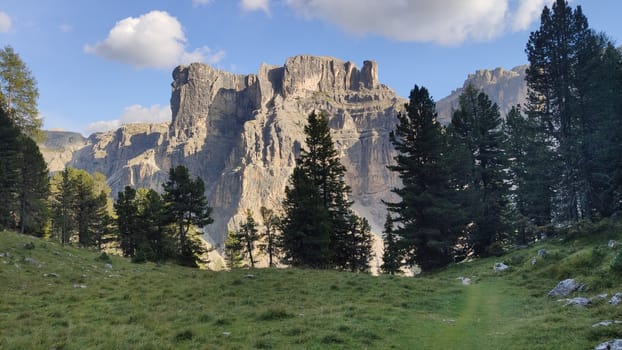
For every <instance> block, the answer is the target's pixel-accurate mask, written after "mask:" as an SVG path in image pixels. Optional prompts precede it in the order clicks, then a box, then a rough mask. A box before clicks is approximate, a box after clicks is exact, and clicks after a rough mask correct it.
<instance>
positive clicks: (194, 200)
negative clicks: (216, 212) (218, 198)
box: [162, 165, 213, 267]
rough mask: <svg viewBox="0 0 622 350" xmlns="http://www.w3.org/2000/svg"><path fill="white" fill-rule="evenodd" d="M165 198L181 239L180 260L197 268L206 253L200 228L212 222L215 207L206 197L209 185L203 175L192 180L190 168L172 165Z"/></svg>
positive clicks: (168, 211) (165, 186)
mask: <svg viewBox="0 0 622 350" xmlns="http://www.w3.org/2000/svg"><path fill="white" fill-rule="evenodd" d="M163 187H164V194H163V195H162V198H163V199H164V203H165V205H166V210H167V213H168V215H169V218H170V220H171V222H172V223H173V224H174V225H175V234H176V236H177V239H178V242H179V253H178V260H179V262H180V263H181V264H182V265H186V266H192V267H196V266H198V262H199V261H200V255H201V254H202V253H204V250H203V248H202V244H201V242H200V240H199V238H198V237H197V235H198V234H199V233H198V232H197V231H196V228H197V227H199V228H200V227H203V226H206V225H208V224H210V223H212V221H213V219H212V218H211V216H210V214H211V212H212V208H211V207H209V205H208V203H207V198H206V197H205V184H204V183H203V180H202V179H201V178H200V177H197V178H196V179H194V180H192V179H191V178H190V174H189V173H188V168H186V167H184V166H182V165H179V166H177V167H176V168H171V169H170V171H169V178H168V181H167V182H166V183H165V184H164V185H163Z"/></svg>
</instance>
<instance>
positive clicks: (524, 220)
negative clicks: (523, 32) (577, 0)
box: [382, 0, 622, 273]
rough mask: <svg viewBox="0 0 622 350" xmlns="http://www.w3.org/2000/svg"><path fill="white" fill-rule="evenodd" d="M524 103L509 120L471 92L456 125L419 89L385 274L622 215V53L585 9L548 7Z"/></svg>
mask: <svg viewBox="0 0 622 350" xmlns="http://www.w3.org/2000/svg"><path fill="white" fill-rule="evenodd" d="M525 51H526V53H527V57H528V59H529V64H530V65H529V68H528V69H527V76H526V82H527V87H528V99H527V104H526V105H525V106H515V107H514V108H512V109H511V111H510V112H509V113H508V115H507V116H506V118H505V120H503V119H502V118H501V116H500V113H499V108H498V106H497V105H496V104H493V103H491V101H490V99H489V98H488V96H487V95H486V94H484V93H483V92H479V91H477V90H475V89H474V88H473V87H471V86H469V87H467V88H466V89H465V90H464V91H463V93H462V94H461V96H460V98H459V104H458V107H457V109H456V110H454V111H453V115H452V119H451V122H450V124H449V125H447V126H443V125H440V124H439V123H438V122H437V120H436V114H435V104H434V101H433V100H432V98H431V97H430V96H429V93H428V91H427V89H425V88H424V87H419V86H415V88H414V89H413V90H412V91H411V93H410V99H409V102H408V103H407V104H406V106H405V112H404V113H402V114H400V115H399V117H398V125H397V128H396V130H395V131H394V132H393V133H392V134H391V141H392V143H393V145H394V146H395V149H396V150H397V152H398V155H397V156H396V158H395V165H392V166H391V167H390V169H391V170H393V171H396V172H397V173H398V174H399V176H400V178H401V179H402V182H403V187H402V188H399V189H395V190H394V192H395V193H396V194H397V195H398V196H399V198H400V200H399V201H397V202H395V203H387V208H388V211H389V215H388V216H387V218H386V223H385V228H384V245H385V254H384V257H383V266H382V269H383V270H384V271H385V272H387V273H396V272H399V271H400V269H401V268H402V267H403V266H412V265H418V266H419V267H421V268H422V269H423V270H424V271H425V270H430V269H435V268H438V267H442V266H444V265H447V264H449V263H450V262H453V261H457V260H461V259H463V258H465V257H466V256H487V255H494V254H497V253H500V252H501V251H502V250H503V247H504V246H506V245H508V244H512V243H519V244H526V243H528V242H530V241H533V240H534V239H536V238H538V235H539V234H541V233H543V232H546V233H551V232H554V231H561V230H563V229H564V228H567V227H570V226H572V225H574V224H576V223H577V222H580V221H586V222H593V221H597V220H602V219H603V218H607V217H610V216H612V215H613V214H614V213H615V212H617V211H619V210H620V205H621V195H622V163H621V162H622V141H621V140H622V53H621V52H620V50H619V49H617V48H615V47H614V45H613V43H612V42H611V41H610V40H609V39H607V37H606V35H604V34H600V33H596V32H595V31H593V30H592V29H590V28H589V26H588V21H587V18H586V17H585V16H584V14H583V12H582V10H581V7H580V6H577V8H576V9H572V8H571V7H570V6H568V3H567V2H566V1H564V0H557V1H556V2H555V3H554V4H553V5H552V7H551V8H549V7H544V9H543V11H542V15H541V24H540V28H539V29H538V30H536V31H534V32H532V33H531V35H530V37H529V41H528V43H527V45H526V50H525Z"/></svg>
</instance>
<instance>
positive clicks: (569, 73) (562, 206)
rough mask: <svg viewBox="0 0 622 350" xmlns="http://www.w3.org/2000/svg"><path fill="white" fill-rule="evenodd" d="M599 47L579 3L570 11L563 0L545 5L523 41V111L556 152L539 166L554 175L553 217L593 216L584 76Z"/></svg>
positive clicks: (588, 119)
mask: <svg viewBox="0 0 622 350" xmlns="http://www.w3.org/2000/svg"><path fill="white" fill-rule="evenodd" d="M598 46H599V45H598V44H597V40H595V37H594V33H593V31H592V30H591V29H590V28H589V26H588V22H587V18H586V17H585V16H584V15H583V12H582V9H581V6H577V8H576V9H575V10H573V9H572V8H571V7H570V6H568V3H567V1H565V0H557V1H555V3H554V4H553V6H552V7H551V8H550V9H549V8H548V7H545V8H544V10H543V11H542V15H541V23H540V28H539V29H538V30H537V31H535V32H532V33H531V35H530V37H529V41H528V43H527V48H526V52H527V56H528V59H529V63H530V66H529V68H528V69H527V77H526V81H527V87H528V104H527V113H528V114H529V117H530V118H531V119H533V120H534V121H535V122H536V123H537V126H538V128H539V129H540V131H539V132H540V133H542V134H544V135H545V136H546V141H547V142H548V143H549V144H550V146H551V149H552V150H553V151H554V154H555V157H552V158H551V159H550V163H549V164H546V165H545V164H542V166H549V167H550V170H549V172H551V173H555V174H558V178H559V180H558V181H557V182H556V183H555V184H554V191H555V194H556V195H555V197H554V198H553V203H554V207H553V213H554V219H555V220H556V221H561V222H568V221H570V222H572V221H576V220H579V219H582V218H585V219H588V220H591V215H592V208H593V205H592V198H593V196H592V193H591V191H592V185H591V175H590V169H589V163H590V161H589V160H590V158H591V155H590V149H589V143H590V139H591V137H590V134H592V133H591V131H590V129H591V128H592V124H591V120H590V119H591V115H592V113H585V112H586V110H587V105H586V104H585V102H586V100H585V98H586V96H587V95H588V94H589V92H588V91H589V90H586V89H585V87H586V86H587V85H586V84H584V82H583V81H584V80H585V79H589V76H590V75H591V74H592V72H591V70H592V68H588V67H593V66H592V65H591V64H590V60H591V57H592V56H593V55H599V52H598V51H599V50H600V48H599V47H598ZM601 48H602V47H601ZM588 71H589V73H588Z"/></svg>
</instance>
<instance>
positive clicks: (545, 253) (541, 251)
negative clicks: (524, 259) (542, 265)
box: [538, 249, 549, 258]
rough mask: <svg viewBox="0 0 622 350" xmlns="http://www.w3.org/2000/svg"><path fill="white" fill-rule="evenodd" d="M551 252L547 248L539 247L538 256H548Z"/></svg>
mask: <svg viewBox="0 0 622 350" xmlns="http://www.w3.org/2000/svg"><path fill="white" fill-rule="evenodd" d="M548 254H549V252H548V251H547V250H546V249H538V256H539V257H541V258H544V257H546V256H547V255H548Z"/></svg>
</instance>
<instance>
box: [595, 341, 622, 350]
mask: <svg viewBox="0 0 622 350" xmlns="http://www.w3.org/2000/svg"><path fill="white" fill-rule="evenodd" d="M594 350H622V339H614V340H610V341H607V342H604V343H601V344H598V345H596V347H595V348H594Z"/></svg>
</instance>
